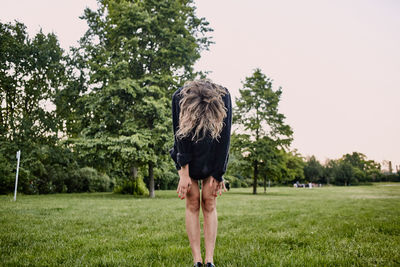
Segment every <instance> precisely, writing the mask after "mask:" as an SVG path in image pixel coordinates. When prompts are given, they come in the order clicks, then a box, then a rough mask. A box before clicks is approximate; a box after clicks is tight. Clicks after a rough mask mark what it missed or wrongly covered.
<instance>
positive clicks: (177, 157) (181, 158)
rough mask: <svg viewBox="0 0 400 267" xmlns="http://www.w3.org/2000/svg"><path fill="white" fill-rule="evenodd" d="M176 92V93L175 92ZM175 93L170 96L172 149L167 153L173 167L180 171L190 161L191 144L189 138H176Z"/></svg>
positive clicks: (176, 111)
mask: <svg viewBox="0 0 400 267" xmlns="http://www.w3.org/2000/svg"><path fill="white" fill-rule="evenodd" d="M177 92H178V91H177ZM177 92H175V93H174V94H173V96H172V124H173V129H174V147H173V148H172V149H170V151H169V153H170V155H171V157H172V159H173V160H174V162H175V167H176V169H177V170H180V169H181V166H185V165H186V164H188V163H189V162H190V161H191V160H192V142H191V140H190V137H184V138H183V139H178V138H177V137H176V132H177V130H178V126H179V113H180V107H179V100H180V98H179V97H178V94H177Z"/></svg>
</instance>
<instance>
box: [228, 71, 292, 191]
mask: <svg viewBox="0 0 400 267" xmlns="http://www.w3.org/2000/svg"><path fill="white" fill-rule="evenodd" d="M239 92H240V97H239V98H236V107H235V108H234V114H233V123H234V124H237V125H239V130H241V131H243V132H244V133H241V134H238V138H237V139H236V138H235V140H237V142H236V143H235V144H234V146H236V147H238V148H239V149H240V150H242V153H246V154H247V156H246V157H247V159H248V160H249V161H250V162H251V164H252V167H253V180H254V182H253V194H257V182H258V181H257V178H258V174H259V168H260V164H261V162H263V164H267V165H268V164H269V162H271V161H272V160H273V159H274V158H275V153H276V149H285V148H287V147H288V146H290V143H291V141H292V140H293V138H292V134H293V131H292V129H291V127H290V126H289V125H286V124H285V122H284V119H285V116H284V115H283V114H281V113H279V111H278V104H279V101H280V97H281V94H282V88H281V87H279V89H277V90H275V91H274V90H273V84H272V80H271V79H270V78H268V77H267V76H266V75H265V74H263V73H262V72H261V70H260V69H259V68H257V69H255V71H254V73H253V74H252V75H251V76H250V77H246V79H245V81H244V82H243V88H242V89H240V90H239ZM235 131H236V130H235Z"/></svg>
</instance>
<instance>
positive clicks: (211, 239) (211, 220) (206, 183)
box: [201, 176, 218, 263]
mask: <svg viewBox="0 0 400 267" xmlns="http://www.w3.org/2000/svg"><path fill="white" fill-rule="evenodd" d="M211 179H214V178H212V177H211V176H210V177H208V178H206V179H204V180H203V181H202V185H201V208H202V210H203V216H204V225H203V230H204V243H205V247H206V257H205V259H204V263H207V262H213V257H214V248H215V240H216V238H217V228H218V217H217V197H215V196H214V195H213V192H214V191H215V188H216V186H217V183H213V185H212V187H210V181H211ZM214 182H215V181H214Z"/></svg>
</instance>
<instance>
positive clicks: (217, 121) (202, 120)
mask: <svg viewBox="0 0 400 267" xmlns="http://www.w3.org/2000/svg"><path fill="white" fill-rule="evenodd" d="M227 93H228V90H227V89H225V88H224V87H222V86H220V85H217V84H215V83H213V82H212V81H211V80H209V79H201V80H195V81H187V82H185V84H184V85H183V88H182V89H181V91H180V95H181V96H182V98H181V100H180V101H179V105H180V113H179V118H180V119H179V128H178V130H177V132H176V136H177V138H181V139H182V138H184V137H186V136H189V135H190V134H191V133H192V131H194V134H193V136H192V138H191V140H192V141H194V140H195V139H196V142H198V141H200V140H202V139H203V138H204V137H205V136H206V134H207V133H209V134H210V136H211V137H212V139H217V138H219V137H220V133H221V131H222V128H223V120H224V118H225V117H226V116H227V108H226V107H225V103H224V101H223V100H222V95H225V94H227ZM200 131H201V132H202V137H201V138H199V137H200Z"/></svg>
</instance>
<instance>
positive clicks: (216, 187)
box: [210, 176, 226, 197]
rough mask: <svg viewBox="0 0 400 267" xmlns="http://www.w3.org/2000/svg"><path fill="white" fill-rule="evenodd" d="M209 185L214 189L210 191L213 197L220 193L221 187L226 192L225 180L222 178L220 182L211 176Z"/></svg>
mask: <svg viewBox="0 0 400 267" xmlns="http://www.w3.org/2000/svg"><path fill="white" fill-rule="evenodd" d="M214 183H217V185H216V186H215V185H214ZM210 186H211V188H213V189H214V190H213V192H212V193H213V196H215V197H217V196H218V193H219V195H220V196H221V195H222V189H224V192H226V187H225V181H224V180H223V179H222V181H221V182H218V181H217V180H215V178H214V177H212V176H211V182H210Z"/></svg>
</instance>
